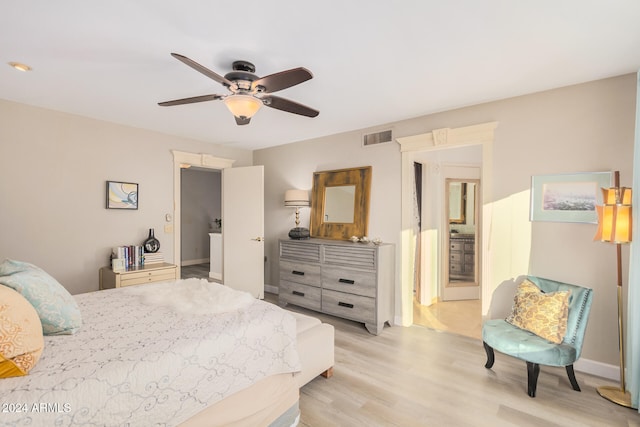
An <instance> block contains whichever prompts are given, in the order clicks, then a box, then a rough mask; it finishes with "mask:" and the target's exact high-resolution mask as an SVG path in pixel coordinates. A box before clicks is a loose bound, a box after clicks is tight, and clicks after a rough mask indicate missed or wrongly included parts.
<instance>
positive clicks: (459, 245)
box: [449, 242, 463, 251]
mask: <svg viewBox="0 0 640 427" xmlns="http://www.w3.org/2000/svg"><path fill="white" fill-rule="evenodd" d="M462 248H463V246H462V243H458V242H456V243H454V242H451V246H449V250H451V251H461V250H462Z"/></svg>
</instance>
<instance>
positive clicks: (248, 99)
mask: <svg viewBox="0 0 640 427" xmlns="http://www.w3.org/2000/svg"><path fill="white" fill-rule="evenodd" d="M224 104H225V105H226V106H227V108H228V109H229V111H231V114H233V115H234V116H236V117H242V118H247V119H249V118H251V117H253V115H254V114H255V113H257V112H258V110H259V109H260V107H261V106H262V101H261V100H259V99H258V98H256V97H253V96H251V95H229V96H227V97H226V98H225V99H224Z"/></svg>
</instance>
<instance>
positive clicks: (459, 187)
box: [413, 146, 482, 338]
mask: <svg viewBox="0 0 640 427" xmlns="http://www.w3.org/2000/svg"><path fill="white" fill-rule="evenodd" d="M416 159H417V160H418V161H420V162H421V163H422V169H423V171H426V173H423V175H424V176H423V179H422V185H421V186H420V187H418V186H417V187H416V190H418V188H419V191H420V192H421V194H420V195H418V194H416V196H417V197H416V198H417V200H421V210H420V211H421V214H420V216H421V218H420V225H421V230H420V232H419V236H420V242H421V246H422V247H424V248H425V249H426V250H425V252H426V253H425V256H421V257H420V258H419V264H418V265H417V266H416V268H417V270H418V271H420V272H423V274H421V278H422V281H421V283H420V285H419V289H418V290H419V292H416V295H418V296H419V298H415V299H414V304H413V323H414V324H418V325H422V326H427V327H429V328H432V329H437V330H444V331H448V332H453V333H457V334H460V335H465V336H470V337H473V338H480V336H479V334H480V330H481V324H482V306H481V300H480V296H481V274H480V273H479V271H480V269H479V268H478V267H479V265H480V262H481V259H480V258H481V250H480V249H479V248H480V247H481V239H482V235H481V227H480V226H479V224H481V217H480V216H481V209H480V206H481V203H482V200H481V194H482V192H481V165H482V147H481V146H468V147H461V148H455V149H443V150H434V151H429V152H425V153H421V154H419V155H416Z"/></svg>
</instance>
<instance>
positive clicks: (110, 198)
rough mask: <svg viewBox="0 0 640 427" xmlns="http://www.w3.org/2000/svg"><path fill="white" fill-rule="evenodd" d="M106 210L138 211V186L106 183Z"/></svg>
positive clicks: (127, 183)
mask: <svg viewBox="0 0 640 427" xmlns="http://www.w3.org/2000/svg"><path fill="white" fill-rule="evenodd" d="M107 209H134V210H135V209H138V184H135V183H133V182H120V181H107Z"/></svg>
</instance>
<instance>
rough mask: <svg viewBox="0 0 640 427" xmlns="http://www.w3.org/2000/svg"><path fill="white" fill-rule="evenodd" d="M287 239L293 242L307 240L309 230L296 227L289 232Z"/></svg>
mask: <svg viewBox="0 0 640 427" xmlns="http://www.w3.org/2000/svg"><path fill="white" fill-rule="evenodd" d="M289 238H290V239H294V240H304V239H308V238H309V229H307V228H302V227H296V228H292V229H291V230H289Z"/></svg>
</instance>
